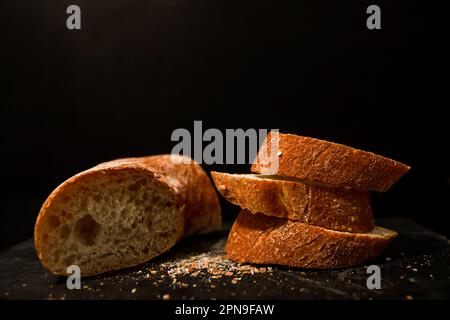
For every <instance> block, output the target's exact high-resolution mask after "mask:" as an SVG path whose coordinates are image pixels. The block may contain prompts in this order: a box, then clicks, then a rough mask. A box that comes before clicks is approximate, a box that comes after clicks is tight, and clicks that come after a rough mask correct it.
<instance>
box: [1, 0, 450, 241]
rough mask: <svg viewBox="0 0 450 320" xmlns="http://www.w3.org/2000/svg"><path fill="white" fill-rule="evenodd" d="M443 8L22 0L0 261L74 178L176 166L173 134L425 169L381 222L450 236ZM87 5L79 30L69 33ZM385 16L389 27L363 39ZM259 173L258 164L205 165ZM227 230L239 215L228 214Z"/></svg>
mask: <svg viewBox="0 0 450 320" xmlns="http://www.w3.org/2000/svg"><path fill="white" fill-rule="evenodd" d="M440 3H442V2H438V1H428V2H426V3H425V2H423V3H421V2H416V1H413V2H411V1H389V2H388V1H386V2H384V1H373V2H372V1H370V2H368V1H358V2H355V1H353V2H351V3H346V2H345V1H324V0H314V1H284V0H281V1H274V0H273V1H264V0H258V1H253V0H251V1H242V0H241V1H234V0H226V1H225V0H216V1H211V0H195V1H194V0H150V1H143V0H97V1H76V0H73V1H65V0H64V1H61V0H58V1H56V0H52V1H50V0H35V1H25V0H15V1H2V2H1V4H0V6H1V7H0V14H1V16H2V17H1V20H0V21H1V23H2V26H1V31H0V35H1V46H0V49H1V77H2V79H3V80H4V82H3V84H2V89H3V90H2V91H3V93H2V95H1V100H0V103H1V113H0V122H1V129H0V130H1V140H0V143H1V145H0V146H1V148H0V152H1V158H0V159H1V160H0V161H1V163H0V164H1V173H0V179H1V203H2V206H1V207H2V209H1V210H2V213H1V219H2V220H1V221H2V222H1V225H0V249H4V248H7V247H8V246H9V245H11V244H13V243H16V242H18V241H20V240H23V239H26V238H29V237H31V236H32V233H33V225H34V221H35V218H36V216H37V213H38V212H39V209H40V205H41V204H42V203H43V201H44V200H45V198H46V197H47V195H48V194H49V193H50V192H51V191H52V190H53V189H54V188H55V187H56V186H57V185H58V184H59V183H61V182H62V181H64V180H65V179H66V178H68V177H70V176H71V175H73V174H75V173H77V172H79V171H82V170H84V169H86V168H88V167H91V166H93V165H95V164H97V163H99V162H103V161H107V160H111V159H114V158H119V157H128V156H140V155H151V154H158V153H169V152H170V151H171V149H172V147H173V146H174V143H173V142H171V141H170V136H171V133H172V131H173V130H174V129H176V128H187V129H189V130H191V131H192V130H193V121H194V120H202V121H203V127H204V129H207V128H219V129H225V128H243V129H248V128H267V129H270V128H278V129H280V131H281V132H289V133H298V134H303V135H309V136H313V137H317V138H323V139H328V140H332V141H335V142H340V143H344V144H348V145H351V146H354V147H358V148H362V149H365V150H370V151H373V152H376V153H379V154H381V155H385V156H388V157H391V158H394V159H396V160H399V161H402V162H405V163H407V164H409V165H410V166H412V170H411V171H410V172H409V173H408V174H407V175H406V176H405V177H404V178H402V179H401V180H400V181H399V182H398V183H397V184H396V185H395V186H394V187H393V188H392V189H391V190H389V192H387V193H384V194H374V195H373V200H374V210H375V212H374V213H375V217H377V216H407V217H411V218H413V219H415V220H416V221H418V222H420V223H422V224H423V225H425V226H427V227H429V228H432V229H434V230H437V231H439V232H441V233H444V234H446V235H449V230H448V226H447V224H446V220H447V215H448V214H449V213H450V210H449V209H450V205H449V200H450V199H449V194H450V193H449V192H450V173H449V168H448V164H449V156H448V155H447V148H448V133H447V126H448V118H447V117H446V115H445V111H446V109H447V108H448V106H449V99H448V98H449V96H448V91H449V75H450V73H449V68H448V67H449V61H448V60H449V57H450V55H449V50H448V49H447V42H448V32H447V30H446V24H447V22H446V21H447V17H446V16H445V15H446V11H445V10H444V8H442V7H441V6H440ZM70 4H78V5H79V6H80V7H81V10H82V30H79V31H69V30H68V29H67V28H66V17H67V15H66V13H65V11H66V7H67V6H68V5H70ZM369 4H378V5H379V6H380V7H381V10H382V29H381V30H368V29H367V28H366V18H367V16H368V15H367V14H366V8H367V6H368V5H369ZM205 168H206V169H207V170H211V169H215V170H220V171H227V172H247V171H248V170H249V166H248V165H235V166H230V165H226V166H225V165H223V166H222V165H215V166H208V167H205ZM224 206H225V208H227V209H229V210H226V214H225V219H232V218H233V217H234V214H236V213H237V211H238V209H237V208H236V207H232V206H230V205H227V204H225V203H224Z"/></svg>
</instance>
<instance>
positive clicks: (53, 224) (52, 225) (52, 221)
mask: <svg viewBox="0 0 450 320" xmlns="http://www.w3.org/2000/svg"><path fill="white" fill-rule="evenodd" d="M60 224H61V221H59V219H58V217H56V216H54V215H50V216H49V217H48V218H47V227H48V230H49V231H52V230H54V229H56V228H58V227H59V225H60Z"/></svg>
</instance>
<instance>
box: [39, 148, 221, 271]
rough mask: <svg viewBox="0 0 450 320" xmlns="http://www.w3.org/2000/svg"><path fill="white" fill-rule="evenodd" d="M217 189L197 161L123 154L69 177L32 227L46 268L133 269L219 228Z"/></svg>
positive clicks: (219, 214)
mask: <svg viewBox="0 0 450 320" xmlns="http://www.w3.org/2000/svg"><path fill="white" fill-rule="evenodd" d="M220 225H221V213H220V205H219V202H218V198H217V194H216V192H215V190H214V188H213V186H212V184H211V182H210V180H209V178H208V176H207V175H206V173H205V172H204V171H203V169H202V168H201V167H200V166H199V165H198V164H196V163H193V162H191V163H189V164H183V163H179V164H176V163H174V162H172V161H171V156H170V155H162V156H152V157H143V158H128V159H120V160H115V161H111V162H107V163H103V164H100V165H98V166H96V167H94V168H91V169H89V170H86V171H83V172H81V173H79V174H77V175H75V176H74V177H72V178H70V179H68V180H66V181H65V182H64V183H62V184H61V185H60V186H59V187H57V188H56V189H55V190H54V191H53V192H52V193H51V194H50V196H49V197H48V199H47V200H46V201H45V203H44V205H43V207H42V209H41V211H40V213H39V216H38V218H37V221H36V225H35V246H36V250H37V253H38V256H39V258H40V259H41V261H42V263H43V265H44V266H45V267H46V268H47V269H48V270H50V271H51V272H53V273H55V274H60V275H67V274H66V269H67V267H68V266H69V265H77V266H79V267H80V270H81V275H82V276H89V275H94V274H98V273H102V272H106V271H110V270H116V269H121V268H124V267H129V266H134V265H137V264H140V263H143V262H145V261H148V260H150V259H151V258H153V257H155V256H157V255H159V254H161V253H163V252H165V251H167V250H169V249H170V248H171V247H172V246H173V245H174V244H175V243H176V242H177V241H179V240H180V239H182V238H183V237H185V236H187V235H189V234H192V233H194V232H207V231H213V230H217V229H219V228H220Z"/></svg>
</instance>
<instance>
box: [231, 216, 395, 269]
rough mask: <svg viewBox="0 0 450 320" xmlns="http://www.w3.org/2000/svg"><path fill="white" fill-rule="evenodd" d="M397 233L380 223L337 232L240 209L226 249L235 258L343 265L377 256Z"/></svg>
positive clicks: (311, 266) (316, 266)
mask: <svg viewBox="0 0 450 320" xmlns="http://www.w3.org/2000/svg"><path fill="white" fill-rule="evenodd" d="M396 236H397V233H396V232H395V231H391V230H388V229H384V228H381V227H375V229H374V230H373V231H372V232H370V233H349V232H340V231H333V230H328V229H324V228H321V227H316V226H311V225H308V224H304V223H301V222H296V221H291V220H287V219H280V218H275V217H269V216H266V215H262V214H251V213H249V212H248V211H246V210H243V211H241V213H240V214H239V216H238V218H237V219H236V221H235V222H234V225H233V227H232V228H231V231H230V235H229V236H228V241H227V245H226V253H227V256H228V258H230V259H231V260H234V261H237V262H249V263H256V264H280V265H287V266H292V267H299V268H308V269H331V268H345V267H351V266H356V265H359V264H362V263H364V262H368V261H370V260H373V259H374V258H376V257H378V256H379V255H380V254H381V253H382V251H383V249H384V248H385V247H386V246H387V245H388V244H389V242H391V241H392V240H393V239H394V238H395V237H396Z"/></svg>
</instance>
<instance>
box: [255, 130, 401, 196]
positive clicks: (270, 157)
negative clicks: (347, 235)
mask: <svg viewBox="0 0 450 320" xmlns="http://www.w3.org/2000/svg"><path fill="white" fill-rule="evenodd" d="M278 136H279V141H278V150H277V151H276V152H272V153H270V151H271V149H272V148H271V147H270V143H271V139H272V138H271V137H272V134H271V133H269V134H268V135H267V137H266V140H265V141H264V143H263V144H262V146H261V148H260V150H259V152H258V155H257V157H256V159H255V161H254V163H253V165H252V167H251V171H252V172H255V173H262V174H272V175H281V176H289V177H296V178H300V179H305V180H309V181H316V182H321V183H326V184H331V185H339V186H347V187H352V188H356V189H360V190H370V191H379V192H384V191H387V190H388V189H389V188H390V187H391V186H392V185H393V184H394V183H395V182H397V180H398V179H400V178H401V177H402V176H403V175H404V174H405V173H406V172H408V170H409V169H410V167H408V166H407V165H405V164H403V163H400V162H397V161H395V160H391V159H388V158H385V157H382V156H379V155H376V154H374V153H371V152H367V151H362V150H358V149H354V148H352V147H347V146H345V145H342V144H337V143H333V142H329V141H324V140H319V139H314V138H309V137H302V136H297V135H293V134H282V133H278ZM274 141H275V140H274ZM274 145H276V143H274ZM276 161H278V170H277V172H272V169H270V168H272V167H276V166H275V165H274V164H275V163H276Z"/></svg>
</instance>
